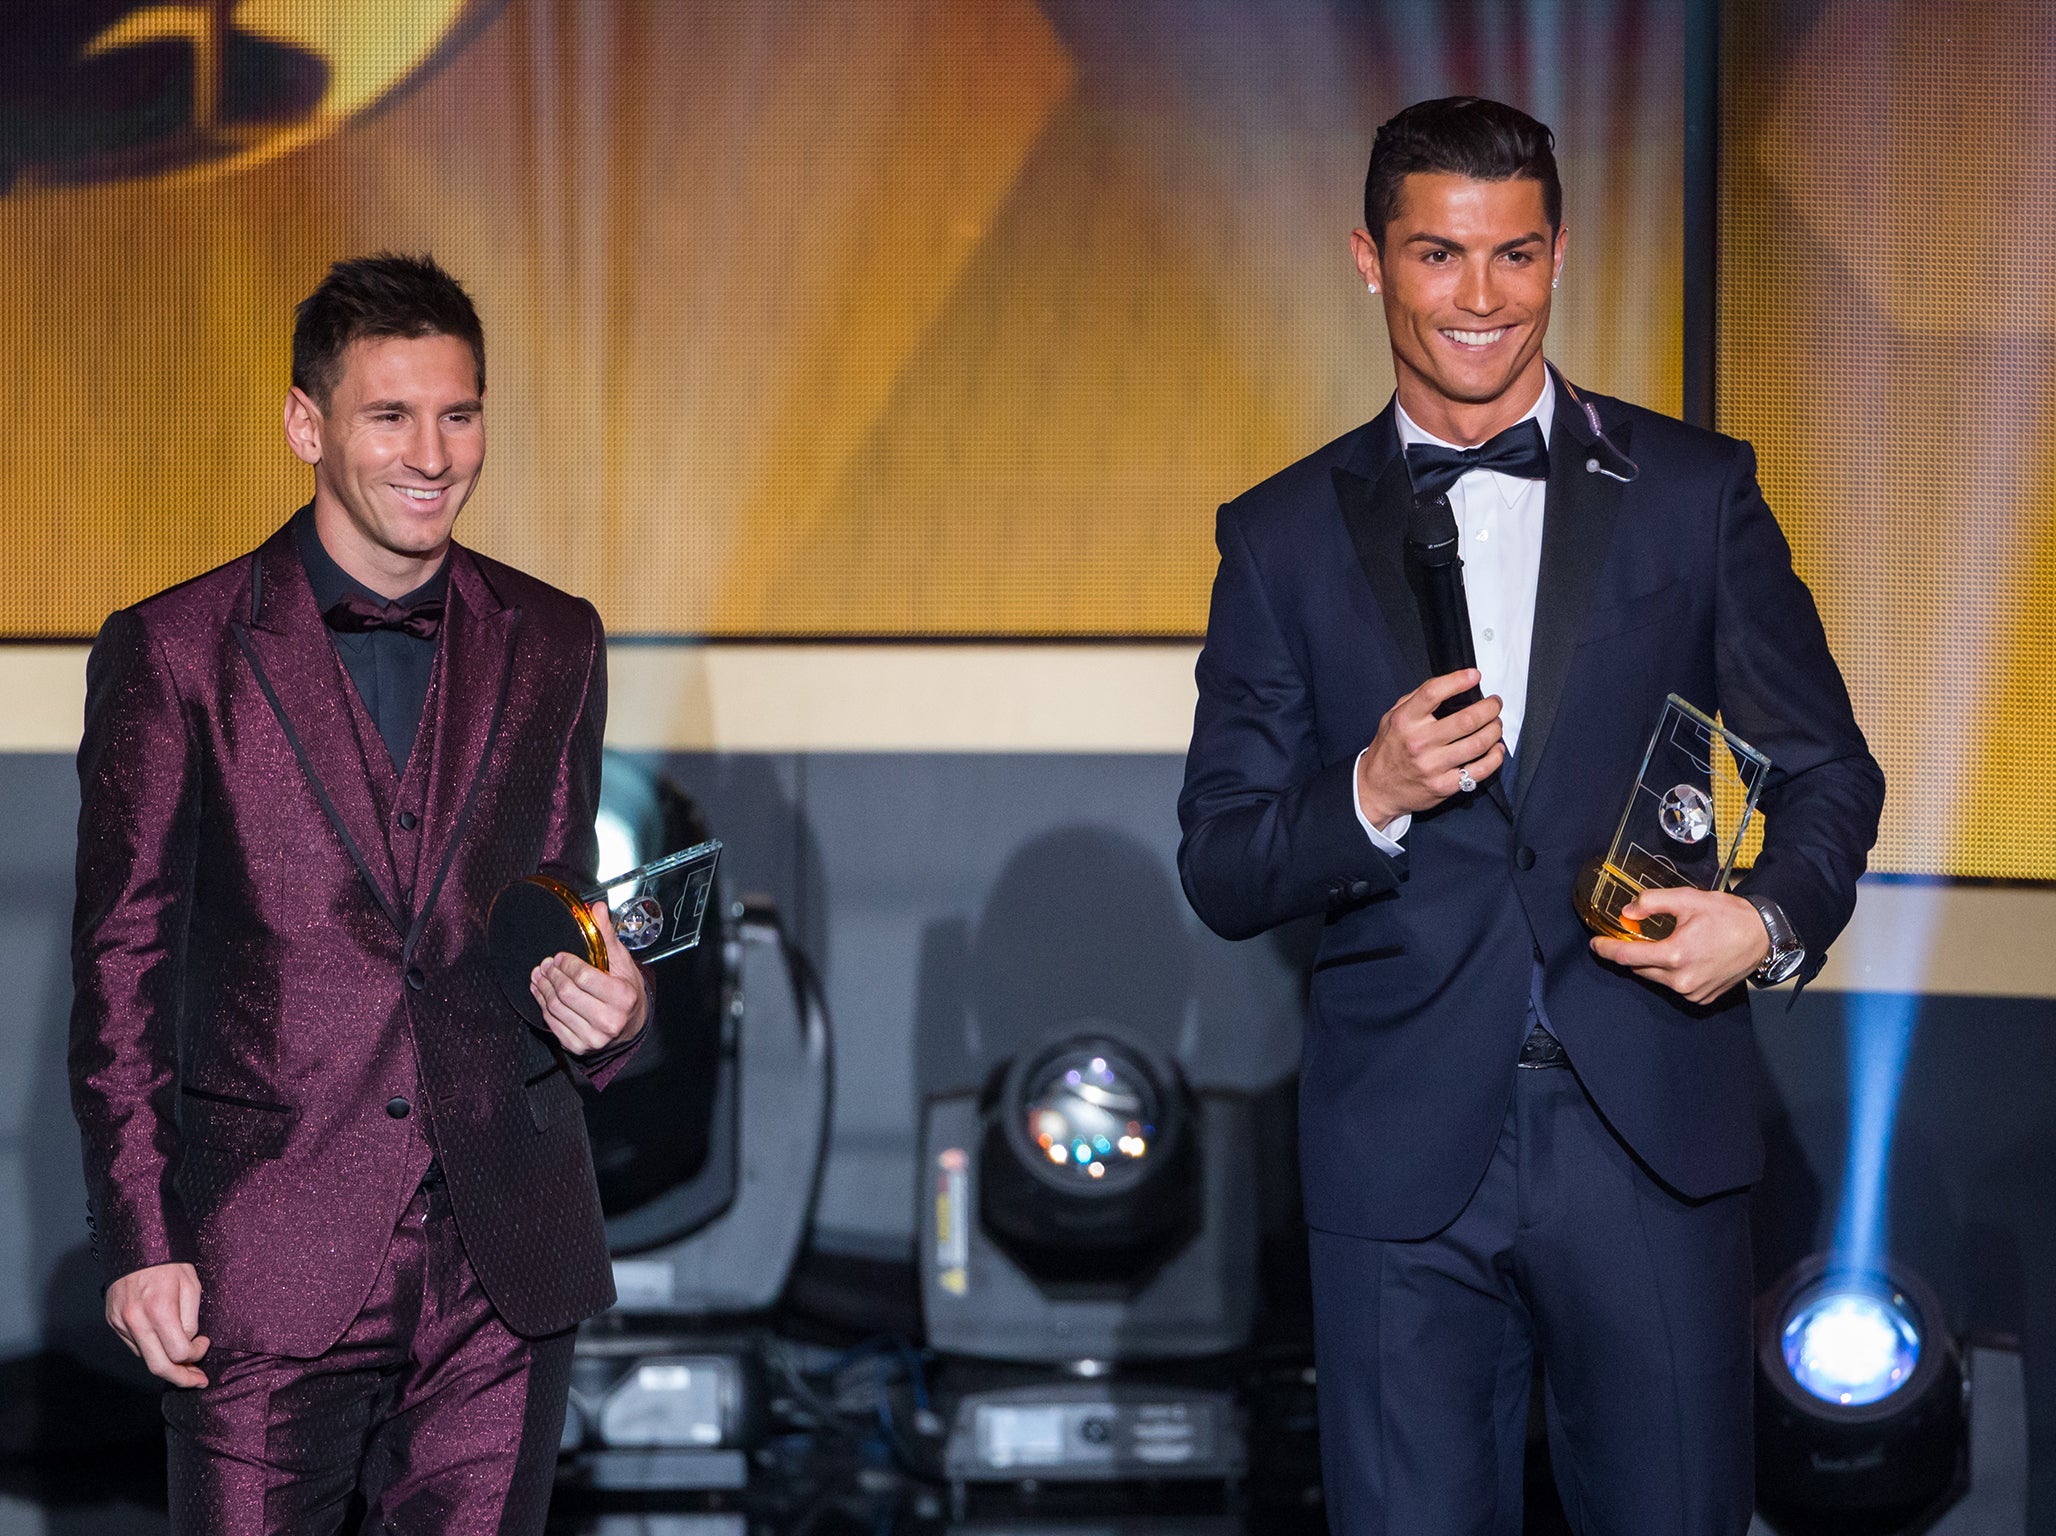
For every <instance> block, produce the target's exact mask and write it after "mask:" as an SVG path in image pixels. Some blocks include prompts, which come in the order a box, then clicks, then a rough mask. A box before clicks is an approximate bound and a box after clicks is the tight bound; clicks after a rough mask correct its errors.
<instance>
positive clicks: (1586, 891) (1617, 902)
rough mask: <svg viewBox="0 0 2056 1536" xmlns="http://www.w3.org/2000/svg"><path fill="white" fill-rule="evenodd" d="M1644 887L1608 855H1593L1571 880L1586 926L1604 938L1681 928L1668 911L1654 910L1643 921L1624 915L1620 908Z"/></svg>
mask: <svg viewBox="0 0 2056 1536" xmlns="http://www.w3.org/2000/svg"><path fill="white" fill-rule="evenodd" d="M1643 889H1644V887H1643V886H1642V885H1641V883H1640V882H1639V881H1635V880H1631V879H1629V878H1628V877H1627V876H1626V875H1624V874H1623V873H1621V871H1620V870H1618V869H1616V868H1615V867H1614V866H1613V865H1611V864H1609V863H1607V862H1606V860H1604V859H1593V860H1592V861H1591V862H1590V863H1588V864H1586V865H1585V867H1584V868H1583V869H1581V870H1579V871H1578V878H1577V879H1576V880H1575V881H1573V882H1572V884H1571V904H1572V905H1573V906H1575V907H1576V908H1577V909H1578V916H1579V917H1580V918H1582V919H1583V920H1584V923H1585V926H1586V927H1587V928H1590V929H1591V930H1592V931H1593V932H1594V933H1596V934H1598V935H1599V936H1600V937H1601V938H1602V939H1650V940H1655V939H1667V938H1669V937H1670V936H1671V935H1672V934H1673V933H1675V932H1676V931H1677V926H1678V920H1677V919H1676V918H1674V917H1672V916H1671V915H1670V914H1669V913H1668V912H1655V913H1651V914H1650V915H1649V916H1648V917H1645V918H1643V919H1642V920H1641V921H1640V922H1637V921H1636V920H1635V919H1633V918H1630V917H1622V916H1620V915H1619V914H1620V910H1621V908H1622V907H1625V906H1626V905H1627V904H1628V903H1629V902H1631V901H1633V900H1634V899H1635V898H1636V897H1637V896H1639V895H1641V894H1642V891H1643Z"/></svg>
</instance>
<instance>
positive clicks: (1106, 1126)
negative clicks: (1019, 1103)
mask: <svg viewBox="0 0 2056 1536" xmlns="http://www.w3.org/2000/svg"><path fill="white" fill-rule="evenodd" d="M1033 1081H1034V1084H1035V1086H1034V1088H1033V1090H1032V1091H1031V1092H1030V1093H1029V1095H1028V1102H1027V1105H1026V1109H1027V1116H1028V1139H1029V1141H1030V1142H1031V1143H1033V1144H1035V1145H1037V1146H1041V1147H1043V1148H1045V1149H1047V1151H1048V1154H1049V1159H1050V1161H1051V1162H1052V1163H1053V1164H1056V1165H1057V1166H1059V1167H1068V1168H1070V1169H1071V1170H1072V1171H1073V1173H1074V1174H1075V1175H1076V1177H1077V1178H1078V1179H1079V1181H1080V1182H1081V1183H1088V1182H1098V1181H1102V1180H1105V1179H1106V1178H1108V1177H1109V1176H1110V1175H1112V1174H1114V1173H1115V1172H1116V1171H1117V1170H1119V1169H1122V1168H1125V1167H1128V1166H1130V1165H1132V1164H1135V1163H1137V1162H1139V1161H1140V1160H1142V1159H1143V1158H1145V1157H1147V1156H1148V1154H1149V1148H1150V1140H1151V1138H1152V1137H1153V1136H1154V1135H1155V1127H1156V1121H1157V1116H1158V1114H1159V1112H1160V1110H1161V1106H1160V1105H1159V1104H1158V1103H1157V1096H1156V1089H1155V1086H1154V1085H1153V1084H1152V1083H1151V1082H1150V1081H1149V1079H1148V1078H1146V1077H1145V1076H1144V1075H1143V1074H1142V1073H1141V1072H1140V1071H1139V1070H1138V1069H1137V1068H1136V1067H1135V1066H1134V1065H1133V1064H1132V1063H1130V1062H1128V1061H1124V1060H1123V1059H1122V1058H1121V1057H1119V1056H1117V1055H1113V1054H1110V1053H1108V1052H1107V1051H1106V1050H1105V1048H1104V1047H1100V1048H1097V1049H1094V1048H1092V1047H1086V1048H1085V1049H1083V1050H1080V1051H1078V1052H1076V1053H1066V1054H1064V1055H1061V1056H1058V1057H1056V1058H1055V1059H1053V1060H1052V1061H1051V1062H1050V1063H1049V1065H1048V1066H1047V1067H1045V1068H1044V1069H1043V1070H1042V1072H1041V1073H1040V1074H1038V1076H1037V1077H1036V1078H1035V1079H1034V1080H1033Z"/></svg>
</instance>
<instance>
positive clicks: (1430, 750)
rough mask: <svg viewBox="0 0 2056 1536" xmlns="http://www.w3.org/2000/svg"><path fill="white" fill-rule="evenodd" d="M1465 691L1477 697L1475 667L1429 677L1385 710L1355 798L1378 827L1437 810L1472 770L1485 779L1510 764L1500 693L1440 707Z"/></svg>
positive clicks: (1361, 764)
mask: <svg viewBox="0 0 2056 1536" xmlns="http://www.w3.org/2000/svg"><path fill="white" fill-rule="evenodd" d="M1466 692H1468V693H1470V694H1471V695H1473V696H1474V697H1475V696H1476V695H1477V692H1478V671H1477V668H1475V667H1467V668H1465V669H1464V670H1463V671H1461V672H1449V673H1445V674H1443V675H1442V676H1440V677H1431V678H1429V679H1428V680H1427V681H1426V682H1425V683H1423V684H1421V686H1420V687H1418V688H1416V689H1415V690H1414V691H1413V692H1412V693H1409V694H1408V695H1407V696H1406V697H1405V698H1403V699H1401V700H1400V701H1399V702H1398V703H1397V704H1394V705H1393V706H1392V707H1391V708H1390V709H1388V710H1387V711H1385V718H1384V719H1382V720H1380V721H1379V722H1378V734H1377V735H1376V736H1374V737H1372V738H1371V748H1370V750H1369V751H1368V752H1366V753H1364V755H1363V756H1362V757H1360V758H1358V759H1357V768H1356V802H1357V804H1358V805H1359V806H1361V807H1362V808H1363V813H1364V815H1365V817H1366V818H1367V819H1368V820H1369V821H1370V823H1371V825H1372V826H1374V827H1386V826H1390V825H1391V824H1392V822H1393V820H1394V819H1395V818H1397V817H1400V816H1410V815H1414V814H1416V813H1418V812H1420V811H1430V810H1433V809H1434V808H1435V807H1436V806H1438V805H1440V804H1441V803H1442V802H1443V801H1444V800H1447V799H1448V798H1449V797H1450V796H1451V795H1455V794H1460V793H1462V792H1463V774H1464V773H1465V772H1466V771H1468V772H1469V773H1470V775H1471V780H1472V782H1473V783H1475V784H1482V783H1483V782H1484V781H1485V780H1486V779H1489V778H1490V777H1491V776H1492V775H1493V774H1495V773H1497V772H1498V771H1499V770H1500V768H1501V767H1502V766H1504V765H1505V763H1506V743H1505V742H1503V741H1501V740H1500V739H1499V738H1500V725H1499V696H1498V695H1497V694H1493V695H1492V696H1491V697H1489V698H1480V699H1478V701H1477V702H1476V703H1474V704H1468V705H1465V706H1463V707H1461V708H1459V709H1457V710H1456V712H1455V713H1454V714H1449V715H1445V714H1443V713H1442V710H1443V709H1444V708H1445V707H1446V706H1448V705H1450V704H1453V703H1455V701H1456V700H1458V699H1460V698H1461V697H1462V696H1463V695H1464V694H1465V693H1466Z"/></svg>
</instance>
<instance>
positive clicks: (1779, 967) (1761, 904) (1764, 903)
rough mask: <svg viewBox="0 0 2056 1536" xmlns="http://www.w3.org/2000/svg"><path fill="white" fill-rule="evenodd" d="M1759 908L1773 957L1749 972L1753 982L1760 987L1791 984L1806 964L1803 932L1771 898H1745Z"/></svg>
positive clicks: (1757, 911)
mask: <svg viewBox="0 0 2056 1536" xmlns="http://www.w3.org/2000/svg"><path fill="white" fill-rule="evenodd" d="M1742 899H1743V900H1744V901H1746V902H1748V903H1749V905H1750V906H1752V907H1754V908H1756V915H1757V916H1758V917H1760V918H1762V919H1763V928H1764V932H1766V933H1768V934H1769V935H1770V954H1769V955H1767V956H1765V957H1764V962H1763V964H1761V965H1759V966H1758V967H1757V968H1756V969H1755V970H1753V971H1751V972H1750V973H1749V980H1750V983H1751V984H1752V985H1754V986H1759V987H1774V986H1776V985H1777V984H1778V983H1779V982H1781V981H1790V980H1791V979H1792V975H1793V973H1794V972H1796V971H1797V970H1798V969H1799V967H1800V966H1802V965H1804V964H1805V963H1806V946H1805V945H1804V944H1802V943H1800V942H1799V931H1798V930H1797V929H1796V928H1794V927H1793V926H1792V922H1791V919H1790V918H1788V917H1786V916H1785V909H1784V908H1783V907H1781V906H1779V905H1778V904H1777V903H1776V902H1774V901H1772V900H1771V899H1770V898H1769V897H1768V896H1744V897H1743V898H1742Z"/></svg>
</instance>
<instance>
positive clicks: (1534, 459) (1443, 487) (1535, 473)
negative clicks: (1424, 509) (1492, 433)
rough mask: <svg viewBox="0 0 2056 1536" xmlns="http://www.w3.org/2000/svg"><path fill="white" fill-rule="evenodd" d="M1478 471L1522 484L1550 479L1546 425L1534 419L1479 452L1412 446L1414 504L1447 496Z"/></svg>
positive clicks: (1520, 423)
mask: <svg viewBox="0 0 2056 1536" xmlns="http://www.w3.org/2000/svg"><path fill="white" fill-rule="evenodd" d="M1474 469H1489V470H1492V471H1494V472H1495V473H1498V474H1502V475H1512V476H1514V477H1515V478H1517V479H1521V480H1547V479H1548V478H1549V444H1548V441H1547V440H1546V439H1545V438H1544V437H1543V436H1542V424H1541V423H1540V422H1538V421H1537V420H1535V418H1534V417H1532V416H1530V417H1529V418H1528V419H1527V420H1526V421H1517V422H1515V423H1514V424H1513V425H1512V426H1510V427H1508V428H1507V429H1506V430H1505V431H1504V432H1502V433H1500V434H1499V435H1498V436H1497V437H1494V438H1490V439H1487V440H1486V441H1485V442H1483V443H1480V444H1479V445H1478V446H1477V447H1475V448H1444V447H1442V446H1441V445H1439V444H1437V443H1408V444H1407V445H1406V472H1407V473H1408V474H1409V475H1411V476H1412V477H1413V493H1414V500H1416V501H1423V500H1425V499H1427V498H1428V497H1430V496H1440V495H1443V494H1445V493H1446V492H1447V491H1448V490H1449V488H1450V487H1451V486H1452V485H1454V484H1456V482H1457V481H1459V480H1461V479H1462V478H1463V477H1464V476H1465V475H1467V474H1469V473H1470V472H1471V471H1472V470H1474Z"/></svg>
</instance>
